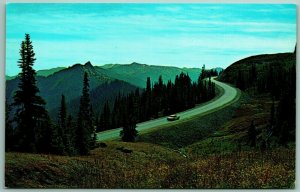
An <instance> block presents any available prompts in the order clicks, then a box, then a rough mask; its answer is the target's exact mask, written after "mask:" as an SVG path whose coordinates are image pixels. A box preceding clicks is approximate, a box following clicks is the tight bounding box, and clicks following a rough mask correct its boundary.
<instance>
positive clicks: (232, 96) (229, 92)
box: [97, 79, 239, 141]
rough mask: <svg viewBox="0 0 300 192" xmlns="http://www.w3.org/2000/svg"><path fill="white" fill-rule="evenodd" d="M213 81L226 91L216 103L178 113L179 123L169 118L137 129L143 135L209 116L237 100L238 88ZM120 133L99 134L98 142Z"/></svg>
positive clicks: (153, 121)
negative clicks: (154, 129) (196, 116)
mask: <svg viewBox="0 0 300 192" xmlns="http://www.w3.org/2000/svg"><path fill="white" fill-rule="evenodd" d="M212 81H213V82H214V83H216V85H218V86H220V87H221V88H223V90H224V92H223V94H222V95H221V96H220V97H219V98H218V99H216V100H214V101H208V102H207V103H203V104H201V105H200V106H198V107H195V108H192V109H189V110H187V111H183V112H180V113H177V115H179V116H180V119H179V120H177V121H173V122H170V121H167V117H162V118H159V119H154V120H150V121H146V122H142V123H139V124H137V128H136V129H137V130H138V131H139V134H141V133H142V132H143V131H146V130H147V131H148V130H150V129H153V128H155V127H157V126H162V125H166V124H172V123H175V122H178V121H182V120H183V119H188V118H190V117H193V116H195V115H200V114H207V113H209V112H212V111H215V110H218V109H221V108H222V107H223V106H225V105H228V104H230V103H232V102H233V101H235V100H236V98H237V97H238V95H239V94H238V91H237V89H236V88H234V87H231V86H229V85H227V84H225V83H222V82H219V81H216V80H215V79H212ZM120 131H121V128H117V129H112V130H107V131H104V132H100V133H98V134H97V140H99V141H104V140H111V139H115V138H118V137H120Z"/></svg>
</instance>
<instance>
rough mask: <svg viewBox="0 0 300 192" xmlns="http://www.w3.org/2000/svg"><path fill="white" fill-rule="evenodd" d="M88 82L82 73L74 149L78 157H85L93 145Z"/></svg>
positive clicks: (85, 74)
mask: <svg viewBox="0 0 300 192" xmlns="http://www.w3.org/2000/svg"><path fill="white" fill-rule="evenodd" d="M91 115H92V113H91V104H90V94H89V80H88V74H87V73H86V72H85V73H84V79H83V89H82V96H81V98H80V107H79V113H78V117H77V131H76V148H77V150H78V153H79V154H80V155H87V154H88V153H89V150H90V149H91V148H92V147H93V146H92V144H93V143H94V141H93V138H94V132H95V130H94V127H93V122H92V116H91Z"/></svg>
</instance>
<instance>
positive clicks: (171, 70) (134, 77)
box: [95, 62, 222, 88]
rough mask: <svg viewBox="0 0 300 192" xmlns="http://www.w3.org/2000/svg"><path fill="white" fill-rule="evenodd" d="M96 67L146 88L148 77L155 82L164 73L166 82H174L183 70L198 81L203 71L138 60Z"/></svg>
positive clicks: (219, 69)
mask: <svg viewBox="0 0 300 192" xmlns="http://www.w3.org/2000/svg"><path fill="white" fill-rule="evenodd" d="M201 67H202V66H201ZM95 68H97V69H99V68H102V69H106V70H107V71H109V72H110V73H111V76H113V77H115V78H118V79H120V80H123V81H126V82H129V83H131V84H133V85H135V86H138V87H142V88H145V86H146V80H147V77H150V79H151V81H152V82H155V81H157V80H158V78H159V76H160V75H162V78H163V81H164V82H165V83H166V82H167V81H168V80H171V81H172V82H174V80H175V77H176V75H179V74H180V73H182V72H183V73H187V74H189V76H190V78H191V80H192V81H197V80H198V77H199V75H200V73H201V68H186V67H184V68H179V67H172V66H158V65H147V64H140V63H136V62H133V63H131V64H106V65H103V66H95ZM216 69H217V71H218V72H219V71H221V70H222V68H216Z"/></svg>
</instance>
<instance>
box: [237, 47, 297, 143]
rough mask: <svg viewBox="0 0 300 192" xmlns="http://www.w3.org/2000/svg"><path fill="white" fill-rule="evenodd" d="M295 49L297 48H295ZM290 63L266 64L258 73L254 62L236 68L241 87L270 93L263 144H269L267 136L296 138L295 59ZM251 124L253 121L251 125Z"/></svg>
mask: <svg viewBox="0 0 300 192" xmlns="http://www.w3.org/2000/svg"><path fill="white" fill-rule="evenodd" d="M295 49H296V48H295ZM295 58H296V57H295V52H294V58H289V59H290V60H291V62H293V63H292V64H291V65H290V67H286V66H284V65H282V64H280V63H275V64H274V65H268V66H265V68H264V70H261V72H260V73H258V72H257V71H258V70H257V67H256V65H255V64H252V65H251V68H250V70H248V71H241V70H239V71H238V74H237V79H236V86H237V87H238V88H240V89H241V90H246V91H248V92H249V91H250V92H252V93H254V94H255V93H259V94H269V95H270V97H271V99H272V106H271V114H270V119H269V123H268V127H266V129H265V130H264V131H265V132H266V133H264V134H263V135H266V136H265V138H264V141H263V145H264V147H267V146H268V142H270V139H271V138H273V140H276V143H277V144H279V145H287V143H288V142H293V141H295V132H296V62H295V61H296V59H295ZM275 103H276V104H277V107H276V106H275ZM251 126H252V125H251Z"/></svg>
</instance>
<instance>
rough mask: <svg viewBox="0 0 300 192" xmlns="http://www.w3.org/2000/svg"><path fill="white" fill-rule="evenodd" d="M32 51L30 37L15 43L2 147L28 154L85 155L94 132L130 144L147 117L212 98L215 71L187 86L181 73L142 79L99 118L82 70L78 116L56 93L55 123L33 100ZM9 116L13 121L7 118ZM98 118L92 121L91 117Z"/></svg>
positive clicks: (41, 104)
mask: <svg viewBox="0 0 300 192" xmlns="http://www.w3.org/2000/svg"><path fill="white" fill-rule="evenodd" d="M35 60H36V58H35V53H34V51H33V45H32V42H31V40H30V35H29V34H25V39H24V41H22V43H21V48H20V59H19V61H18V63H19V67H20V68H21V72H20V73H19V84H18V90H17V91H16V92H15V95H14V102H13V103H11V104H8V103H6V119H5V125H6V127H5V134H6V135H5V138H6V140H5V144H6V145H5V149H6V151H21V152H30V153H52V154H60V155H87V154H89V151H90V150H91V149H93V148H94V147H95V146H96V139H97V138H96V137H97V135H96V131H103V130H107V129H113V128H117V127H123V130H122V131H121V133H120V136H121V138H122V140H123V141H134V140H135V137H136V136H137V131H136V124H137V123H138V122H142V121H147V120H150V119H153V118H158V117H162V116H165V115H169V114H173V113H176V112H179V111H182V110H186V109H189V108H192V107H194V106H195V105H196V104H198V103H201V102H205V101H207V100H209V99H211V98H213V97H214V96H215V84H214V83H213V82H212V81H211V76H212V75H216V74H217V72H216V71H215V70H205V66H203V68H202V72H201V75H199V79H198V82H192V81H191V79H190V77H189V75H188V74H184V73H181V74H180V75H177V76H176V78H175V82H174V83H172V82H171V81H170V80H169V81H168V82H167V84H164V82H163V79H162V76H160V77H159V79H158V81H157V82H155V83H154V84H151V79H150V78H149V77H148V78H147V84H146V89H145V90H140V89H136V91H135V92H132V93H130V94H128V95H126V96H125V95H121V93H120V94H119V95H118V97H116V98H115V102H114V105H113V107H111V106H110V105H109V103H108V102H106V103H105V105H104V107H103V112H102V113H101V114H100V115H95V114H94V113H93V109H92V106H91V101H90V93H89V92H90V90H89V78H88V74H87V73H86V72H85V73H84V76H83V82H82V83H83V89H82V94H81V98H80V105H79V110H78V115H77V117H76V118H73V117H72V116H71V115H70V113H68V110H67V109H68V106H67V104H66V98H65V96H64V95H63V94H62V95H61V97H60V98H58V99H59V100H60V107H59V110H58V112H57V119H56V120H55V121H51V119H50V117H49V115H48V111H47V110H46V108H45V105H46V102H45V101H44V100H43V98H42V97H41V96H39V89H38V87H37V84H36V78H35V76H36V71H35V70H34V69H33V65H34V62H35ZM11 117H13V118H11ZM95 117H98V118H95Z"/></svg>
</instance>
